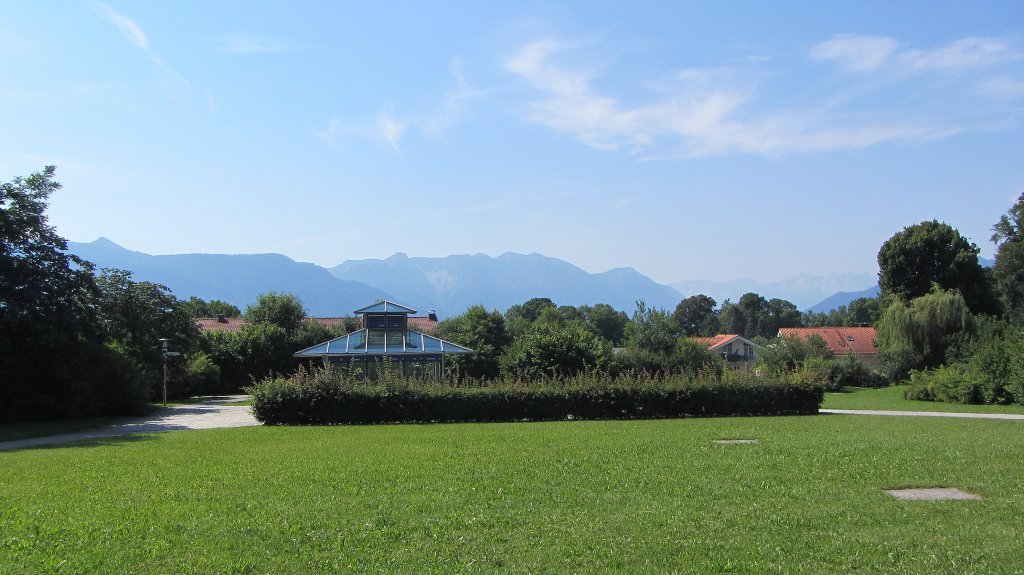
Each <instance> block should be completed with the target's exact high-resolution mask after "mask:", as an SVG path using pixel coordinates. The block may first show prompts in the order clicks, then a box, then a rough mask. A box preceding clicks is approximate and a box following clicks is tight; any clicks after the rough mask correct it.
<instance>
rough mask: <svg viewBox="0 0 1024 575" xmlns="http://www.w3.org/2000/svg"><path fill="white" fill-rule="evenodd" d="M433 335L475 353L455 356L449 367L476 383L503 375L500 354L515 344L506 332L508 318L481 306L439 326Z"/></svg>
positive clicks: (448, 362) (474, 307)
mask: <svg viewBox="0 0 1024 575" xmlns="http://www.w3.org/2000/svg"><path fill="white" fill-rule="evenodd" d="M434 335H436V336H437V337H440V338H442V339H445V340H448V341H451V342H453V343H457V344H459V345H464V346H466V347H468V348H470V349H472V350H473V351H475V352H476V353H474V354H471V355H465V356H463V355H460V356H454V357H452V358H451V359H449V360H447V364H448V366H449V367H451V369H452V370H454V371H455V372H456V373H457V374H458V376H459V377H471V378H477V379H492V378H496V377H498V376H499V375H500V371H501V354H502V353H503V352H504V351H505V348H507V347H508V345H509V344H510V343H511V341H512V338H511V336H509V334H508V332H507V331H506V330H505V317H504V316H503V315H502V314H501V313H499V312H498V311H487V309H486V308H485V307H484V306H482V305H476V306H473V307H470V308H469V309H467V310H466V312H465V313H463V314H462V315H458V316H455V317H451V318H448V319H446V320H444V321H443V322H441V323H439V324H438V325H437V329H436V330H435V331H434Z"/></svg>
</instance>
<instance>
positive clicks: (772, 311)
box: [718, 293, 803, 339]
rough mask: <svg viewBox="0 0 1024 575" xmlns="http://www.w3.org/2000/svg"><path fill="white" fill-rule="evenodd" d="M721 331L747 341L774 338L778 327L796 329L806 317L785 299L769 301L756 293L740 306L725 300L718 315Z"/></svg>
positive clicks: (744, 295)
mask: <svg viewBox="0 0 1024 575" xmlns="http://www.w3.org/2000/svg"><path fill="white" fill-rule="evenodd" d="M718 317H719V322H720V326H721V331H722V332H724V333H733V334H737V335H742V336H743V337H745V338H747V339H753V338H755V337H775V336H777V335H778V334H779V328H783V327H797V326H799V325H801V323H802V322H803V315H802V314H801V313H800V311H799V310H798V309H797V307H796V305H794V304H793V303H791V302H788V301H786V300H783V299H778V298H773V299H771V300H766V299H765V298H763V297H761V296H760V295H758V294H756V293H745V294H743V296H742V297H740V301H739V302H738V303H731V302H729V300H726V301H725V303H723V304H722V309H721V310H720V311H719V313H718Z"/></svg>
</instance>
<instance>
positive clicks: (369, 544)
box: [0, 415, 1024, 574]
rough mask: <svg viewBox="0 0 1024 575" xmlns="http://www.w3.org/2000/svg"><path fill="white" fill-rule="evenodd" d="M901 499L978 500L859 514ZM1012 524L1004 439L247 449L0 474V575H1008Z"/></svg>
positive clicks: (157, 444)
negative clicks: (945, 496) (942, 490)
mask: <svg viewBox="0 0 1024 575" xmlns="http://www.w3.org/2000/svg"><path fill="white" fill-rule="evenodd" d="M720 438H733V439H736V438H756V439H758V440H759V443H758V444H755V445H728V446H726V445H715V444H714V443H713V440H715V439H720ZM901 486H955V487H960V488H962V489H966V490H968V491H971V492H974V493H978V494H981V495H983V496H984V497H985V499H984V500H983V501H947V502H903V501H898V500H896V499H893V498H892V497H890V496H889V495H887V494H885V493H883V492H882V489H884V488H891V487H901ZM1021 517H1024V426H1022V425H1021V422H1016V421H987V420H986V421H978V420H970V421H968V420H935V419H918V418H889V417H869V416H865V417H861V416H857V417H854V416H828V415H823V416H807V417H778V418H725V419H688V420H660V421H622V422H620V421H587V422H560V423H533V424H529V423H525V424H524V423H520V424H462V425H383V426H354V427H333V428H332V427H319V428H316V427H306V428H302V427H296V428H281V427H272V428H266V427H258V428H243V429H224V430H210V431H181V432H171V433H165V434H159V435H151V436H136V437H129V438H122V439H110V440H102V441H98V442H94V443H91V444H87V445H82V446H74V447H61V448H48V449H32V450H24V451H17V452H7V453H0V573H195V574H206V573H253V574H256V573H558V574H561V573H592V572H593V573H722V572H730V573H849V572H856V573H1021V572H1022V569H1024V546H1022V545H1021V540H1022V536H1024V523H1022V522H1021Z"/></svg>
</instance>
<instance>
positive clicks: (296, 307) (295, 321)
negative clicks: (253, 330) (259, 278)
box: [245, 292, 306, 332]
mask: <svg viewBox="0 0 1024 575" xmlns="http://www.w3.org/2000/svg"><path fill="white" fill-rule="evenodd" d="M305 317H306V310H305V308H303V307H302V302H301V301H299V298H297V297H295V296H294V295H292V294H290V293H278V292H267V293H265V294H262V295H261V296H260V297H259V299H258V300H257V301H256V303H254V304H253V305H251V306H249V307H248V308H246V310H245V321H247V322H249V323H251V324H257V323H266V324H272V325H276V326H278V327H280V328H281V329H283V330H284V331H286V332H293V331H295V330H296V329H298V328H299V326H300V325H301V324H302V320H303V319H305Z"/></svg>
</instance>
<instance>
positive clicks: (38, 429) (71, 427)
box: [0, 417, 121, 441]
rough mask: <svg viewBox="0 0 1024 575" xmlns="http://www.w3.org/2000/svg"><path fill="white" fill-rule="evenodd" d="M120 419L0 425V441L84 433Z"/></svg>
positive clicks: (98, 418) (100, 418)
mask: <svg viewBox="0 0 1024 575" xmlns="http://www.w3.org/2000/svg"><path fill="white" fill-rule="evenodd" d="M120 420H121V419H120V418H113V417H95V418H91V419H68V420H63V421H32V422H28V423H0V441H14V440H15V439H27V438H29V437H45V436H47V435H60V434H62V433H74V432H76V431H85V430H87V429H92V428H94V427H102V426H104V425H108V424H110V423H114V422H117V421H120Z"/></svg>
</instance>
